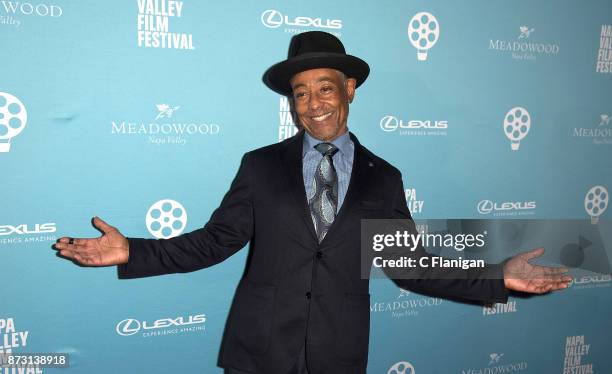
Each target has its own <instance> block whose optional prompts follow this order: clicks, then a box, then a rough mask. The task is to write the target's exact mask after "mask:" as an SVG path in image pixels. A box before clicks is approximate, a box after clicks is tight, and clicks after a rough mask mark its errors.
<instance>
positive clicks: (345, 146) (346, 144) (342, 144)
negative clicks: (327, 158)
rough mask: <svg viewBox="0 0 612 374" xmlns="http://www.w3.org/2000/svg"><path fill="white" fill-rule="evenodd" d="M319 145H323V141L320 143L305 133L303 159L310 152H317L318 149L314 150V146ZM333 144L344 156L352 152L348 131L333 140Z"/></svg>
mask: <svg viewBox="0 0 612 374" xmlns="http://www.w3.org/2000/svg"><path fill="white" fill-rule="evenodd" d="M319 143H322V141H320V140H319V139H315V138H313V137H312V136H310V134H308V133H307V132H306V131H304V147H303V151H302V157H303V156H304V155H306V153H307V152H309V151H315V152H316V149H314V146H315V145H317V144H319ZM331 143H332V144H333V145H335V146H336V147H338V150H339V151H340V152H341V153H343V154H344V155H346V154H348V153H349V152H350V151H351V150H350V146H351V137H350V135H349V132H348V131H347V132H345V133H344V134H342V135H340V136H339V137H337V138H336V139H334V140H332V141H331Z"/></svg>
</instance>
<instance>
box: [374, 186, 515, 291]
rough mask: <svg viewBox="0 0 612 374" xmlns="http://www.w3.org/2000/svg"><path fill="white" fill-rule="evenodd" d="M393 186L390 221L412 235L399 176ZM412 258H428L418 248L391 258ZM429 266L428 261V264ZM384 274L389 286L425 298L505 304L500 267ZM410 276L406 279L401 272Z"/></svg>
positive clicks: (396, 270) (413, 228)
mask: <svg viewBox="0 0 612 374" xmlns="http://www.w3.org/2000/svg"><path fill="white" fill-rule="evenodd" d="M398 179H399V180H398V181H397V182H396V183H395V186H396V187H395V189H394V192H393V193H394V195H393V203H392V208H391V209H392V211H391V218H393V219H402V220H404V221H403V222H402V227H404V230H406V229H407V230H408V231H409V233H412V234H416V233H417V229H416V226H415V223H414V221H413V220H412V216H411V215H410V211H409V209H408V206H407V204H406V199H405V197H404V187H403V183H402V178H401V174H399V178H398ZM392 256H393V257H394V258H395V257H396V256H406V257H412V258H415V259H416V260H417V263H418V259H419V258H420V257H423V256H428V257H432V255H430V254H429V253H427V252H426V251H425V249H424V248H423V247H422V246H421V245H420V244H419V245H418V246H417V248H416V249H415V250H414V251H409V250H399V252H396V253H394V254H393V255H392ZM429 263H431V261H430V262H429ZM384 271H385V273H386V274H387V276H388V277H390V278H391V279H392V280H393V282H394V283H395V284H396V285H397V286H399V287H401V288H404V289H407V290H412V291H415V292H419V293H423V294H428V295H431V296H435V297H448V298H458V299H465V300H471V301H483V302H487V303H505V302H507V300H508V290H507V289H506V287H505V285H504V276H503V265H502V264H487V265H485V267H484V268H470V269H465V270H464V269H461V268H445V269H440V268H436V267H428V268H423V267H415V268H411V269H410V270H406V269H401V268H385V269H384ZM405 271H409V272H411V273H410V274H408V275H407V276H406V274H403V276H402V272H405Z"/></svg>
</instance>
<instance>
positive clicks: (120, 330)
mask: <svg viewBox="0 0 612 374" xmlns="http://www.w3.org/2000/svg"><path fill="white" fill-rule="evenodd" d="M116 330H117V334H119V335H123V336H130V335H134V334H136V333H137V332H138V331H140V322H139V321H137V320H135V319H132V318H128V319H124V320H123V321H121V322H119V323H118V324H117V327H116Z"/></svg>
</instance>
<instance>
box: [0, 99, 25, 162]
mask: <svg viewBox="0 0 612 374" xmlns="http://www.w3.org/2000/svg"><path fill="white" fill-rule="evenodd" d="M27 121H28V112H27V111H26V107H25V105H23V103H22V102H21V100H19V99H18V98H16V97H15V96H13V95H11V94H10V93H6V92H0V152H8V151H10V150H11V139H13V138H14V137H16V136H17V135H19V134H20V133H21V131H23V128H24V127H25V126H26V122H27Z"/></svg>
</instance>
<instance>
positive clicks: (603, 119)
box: [572, 113, 612, 145]
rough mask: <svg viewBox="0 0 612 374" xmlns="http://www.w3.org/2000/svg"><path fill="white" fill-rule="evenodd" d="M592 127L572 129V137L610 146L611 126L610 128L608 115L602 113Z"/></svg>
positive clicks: (611, 142)
mask: <svg viewBox="0 0 612 374" xmlns="http://www.w3.org/2000/svg"><path fill="white" fill-rule="evenodd" d="M595 123H596V121H593V126H592V127H574V128H572V136H573V137H574V138H579V139H587V140H590V141H592V142H593V144H597V145H600V144H612V126H610V115H609V114H607V113H602V114H600V115H599V122H597V124H595Z"/></svg>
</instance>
